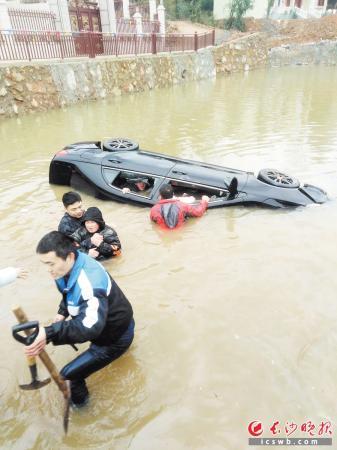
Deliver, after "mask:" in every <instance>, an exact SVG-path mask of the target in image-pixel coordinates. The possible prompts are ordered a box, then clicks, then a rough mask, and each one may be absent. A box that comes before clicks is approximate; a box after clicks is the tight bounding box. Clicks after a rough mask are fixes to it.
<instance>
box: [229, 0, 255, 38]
mask: <svg viewBox="0 0 337 450" xmlns="http://www.w3.org/2000/svg"><path fill="white" fill-rule="evenodd" d="M252 7H253V0H233V1H232V3H231V7H230V11H229V17H228V19H227V20H226V21H225V28H226V29H227V30H229V29H230V28H237V29H238V30H240V31H245V23H244V21H243V16H244V15H245V14H246V12H247V11H248V9H251V8H252Z"/></svg>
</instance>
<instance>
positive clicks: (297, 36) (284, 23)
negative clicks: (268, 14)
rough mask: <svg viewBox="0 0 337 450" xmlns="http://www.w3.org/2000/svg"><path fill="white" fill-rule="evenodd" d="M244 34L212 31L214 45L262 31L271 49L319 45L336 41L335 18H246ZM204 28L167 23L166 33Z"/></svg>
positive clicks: (188, 23) (182, 23)
mask: <svg viewBox="0 0 337 450" xmlns="http://www.w3.org/2000/svg"><path fill="white" fill-rule="evenodd" d="M245 23H246V32H245V33H242V32H240V31H237V30H231V31H226V30H224V29H223V28H222V27H219V28H216V29H215V36H216V43H220V42H223V41H229V40H233V39H236V38H238V37H241V36H245V35H248V34H252V33H256V32H262V33H265V34H266V39H268V45H269V46H270V47H273V46H277V45H281V44H289V43H292V42H293V43H304V42H318V41H321V40H327V39H337V15H331V16H324V17H322V18H321V19H293V20H270V19H253V18H247V19H246V20H245ZM210 29H211V28H210V27H207V26H206V25H202V24H197V23H192V22H187V21H171V22H169V26H168V32H169V33H181V34H193V33H194V32H195V31H196V32H197V33H204V32H205V31H207V30H210Z"/></svg>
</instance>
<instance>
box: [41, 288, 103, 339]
mask: <svg viewBox="0 0 337 450" xmlns="http://www.w3.org/2000/svg"><path fill="white" fill-rule="evenodd" d="M81 300H84V301H82V302H81V307H80V311H79V314H78V315H77V316H76V317H75V318H73V319H71V320H66V321H62V322H56V323H53V324H52V325H50V326H48V327H45V330H46V336H47V342H48V343H49V342H52V343H53V344H54V345H62V344H76V343H79V344H80V343H82V342H87V341H92V340H94V339H96V338H97V337H98V336H99V335H100V334H101V333H102V331H103V328H104V327H105V324H106V320H107V316H108V299H107V297H106V295H105V294H104V292H103V291H102V290H101V289H94V290H93V291H92V294H91V295H90V297H89V298H88V299H83V298H81Z"/></svg>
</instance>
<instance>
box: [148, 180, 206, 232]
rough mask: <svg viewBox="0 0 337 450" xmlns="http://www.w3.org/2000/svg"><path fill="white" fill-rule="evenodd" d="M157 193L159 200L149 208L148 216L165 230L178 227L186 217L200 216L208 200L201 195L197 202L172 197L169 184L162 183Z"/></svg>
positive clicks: (171, 189)
mask: <svg viewBox="0 0 337 450" xmlns="http://www.w3.org/2000/svg"><path fill="white" fill-rule="evenodd" d="M159 193H160V200H159V202H158V203H156V204H155V205H154V206H153V207H152V208H151V212H150V218H151V220H153V222H155V223H156V224H157V225H159V226H160V227H161V228H164V229H166V230H173V229H175V228H178V227H180V226H181V225H182V224H183V223H184V222H185V220H186V218H187V217H201V216H202V215H203V214H204V212H205V211H206V209H207V206H208V202H209V197H207V195H203V196H202V197H201V202H200V203H198V204H195V205H191V204H187V203H184V202H183V201H181V200H180V199H179V198H175V197H173V188H172V186H171V185H170V184H163V185H162V187H161V188H160V189H159Z"/></svg>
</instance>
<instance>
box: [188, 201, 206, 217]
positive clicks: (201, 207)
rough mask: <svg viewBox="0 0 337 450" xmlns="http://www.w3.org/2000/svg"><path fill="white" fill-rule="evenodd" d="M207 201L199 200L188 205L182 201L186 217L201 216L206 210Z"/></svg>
mask: <svg viewBox="0 0 337 450" xmlns="http://www.w3.org/2000/svg"><path fill="white" fill-rule="evenodd" d="M207 206H208V202H207V201H206V200H201V202H200V203H199V204H198V205H189V204H186V203H184V213H185V215H186V216H187V217H201V216H202V215H203V214H204V212H205V211H206V209H207Z"/></svg>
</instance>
